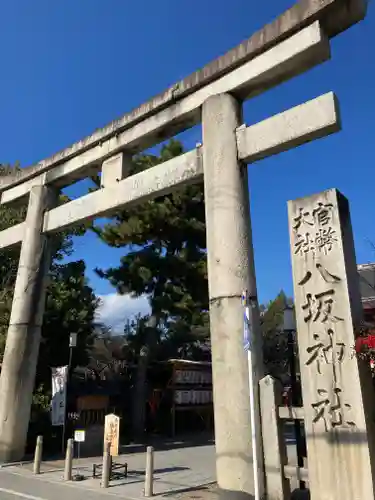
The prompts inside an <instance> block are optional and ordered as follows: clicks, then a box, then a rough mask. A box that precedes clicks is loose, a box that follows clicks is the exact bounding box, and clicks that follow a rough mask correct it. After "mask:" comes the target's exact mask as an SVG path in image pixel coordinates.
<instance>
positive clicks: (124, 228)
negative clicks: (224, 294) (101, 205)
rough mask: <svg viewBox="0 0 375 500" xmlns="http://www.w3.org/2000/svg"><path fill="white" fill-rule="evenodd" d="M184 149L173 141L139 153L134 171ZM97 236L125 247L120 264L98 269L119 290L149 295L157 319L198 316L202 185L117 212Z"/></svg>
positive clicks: (203, 286)
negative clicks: (153, 153) (150, 152)
mask: <svg viewBox="0 0 375 500" xmlns="http://www.w3.org/2000/svg"><path fill="white" fill-rule="evenodd" d="M182 152H183V149H182V145H181V144H180V143H179V142H177V141H174V140H172V141H171V142H170V143H169V144H168V145H167V146H164V147H163V148H162V150H161V154H160V157H156V156H151V155H147V156H139V157H137V158H136V159H135V161H134V162H133V166H132V172H131V173H132V174H134V173H138V172H141V171H143V170H145V169H147V168H150V167H152V166H154V165H156V164H158V163H160V162H163V161H166V160H169V159H170V158H173V157H175V156H177V155H179V154H181V153H182ZM96 231H97V233H98V234H99V236H100V238H101V239H102V240H103V241H105V242H106V243H107V244H108V245H110V246H113V247H127V250H128V251H127V253H126V255H125V256H124V257H123V258H122V259H121V263H120V266H118V267H116V268H109V269H107V270H104V271H103V270H101V269H97V273H98V274H99V276H101V277H103V278H106V279H108V280H109V281H110V283H111V284H112V285H113V286H115V287H116V289H117V291H118V292H119V293H130V294H131V295H133V296H135V297H138V296H140V295H142V294H147V295H148V297H149V300H150V305H151V310H152V314H153V315H155V316H157V318H158V323H160V321H161V322H163V321H167V320H168V319H170V318H171V317H172V318H178V319H180V318H183V319H184V320H186V321H188V322H189V323H190V325H191V324H195V323H196V322H199V321H200V316H201V311H204V310H207V308H208V291H207V267H206V250H205V248H206V232H205V213H204V195H203V186H202V185H197V186H189V187H184V188H182V189H179V190H177V191H175V192H173V193H172V194H169V195H166V196H161V197H159V198H156V199H154V200H152V201H148V202H146V203H143V204H141V205H138V206H136V207H135V208H130V209H127V210H126V211H122V212H119V213H118V214H117V215H116V216H115V217H114V219H113V221H111V223H109V224H107V225H106V226H105V227H104V228H103V229H99V228H98V229H97V230H96Z"/></svg>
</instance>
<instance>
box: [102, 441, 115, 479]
mask: <svg viewBox="0 0 375 500" xmlns="http://www.w3.org/2000/svg"><path fill="white" fill-rule="evenodd" d="M110 450H111V443H109V442H107V443H105V445H104V453H103V467H102V482H101V483H100V486H101V487H102V488H108V486H109V476H110V475H111V462H112V460H111V459H112V457H111V451H110Z"/></svg>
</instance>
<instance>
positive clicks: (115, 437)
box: [104, 413, 120, 457]
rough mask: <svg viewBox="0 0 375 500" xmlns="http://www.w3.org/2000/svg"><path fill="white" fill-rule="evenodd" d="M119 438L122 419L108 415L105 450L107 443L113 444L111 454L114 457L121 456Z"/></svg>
mask: <svg viewBox="0 0 375 500" xmlns="http://www.w3.org/2000/svg"><path fill="white" fill-rule="evenodd" d="M119 437H120V417H118V416H117V415H115V414H114V413H110V414H109V415H106V417H105V422H104V449H105V445H106V443H108V442H109V443H111V448H110V453H111V456H112V457H117V456H118V454H119Z"/></svg>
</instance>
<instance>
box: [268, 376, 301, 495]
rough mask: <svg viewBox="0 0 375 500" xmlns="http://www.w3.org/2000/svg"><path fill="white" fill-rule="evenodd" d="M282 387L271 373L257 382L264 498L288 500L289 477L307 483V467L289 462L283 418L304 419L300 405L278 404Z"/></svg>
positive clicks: (291, 419)
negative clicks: (287, 405) (258, 384)
mask: <svg viewBox="0 0 375 500" xmlns="http://www.w3.org/2000/svg"><path fill="white" fill-rule="evenodd" d="M281 399H282V398H281V387H280V386H279V382H278V381H277V380H275V379H274V378H273V377H271V376H270V375H267V376H266V377H264V378H263V379H262V380H261V381H260V403H261V413H262V435H263V453H264V469H265V475H266V488H267V498H268V499H269V500H287V499H289V498H290V496H291V480H297V481H303V482H308V470H307V468H306V467H301V466H298V465H291V464H289V463H288V454H287V446H286V439H285V432H284V423H285V422H286V421H294V420H302V421H303V420H304V409H303V407H285V406H282V405H281Z"/></svg>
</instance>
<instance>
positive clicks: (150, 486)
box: [144, 446, 154, 497]
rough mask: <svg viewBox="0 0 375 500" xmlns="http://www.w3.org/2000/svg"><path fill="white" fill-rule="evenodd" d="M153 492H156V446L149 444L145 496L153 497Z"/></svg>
mask: <svg viewBox="0 0 375 500" xmlns="http://www.w3.org/2000/svg"><path fill="white" fill-rule="evenodd" d="M153 494H154V448H153V447H152V446H147V451H146V475H145V490H144V496H145V497H152V496H153Z"/></svg>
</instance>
